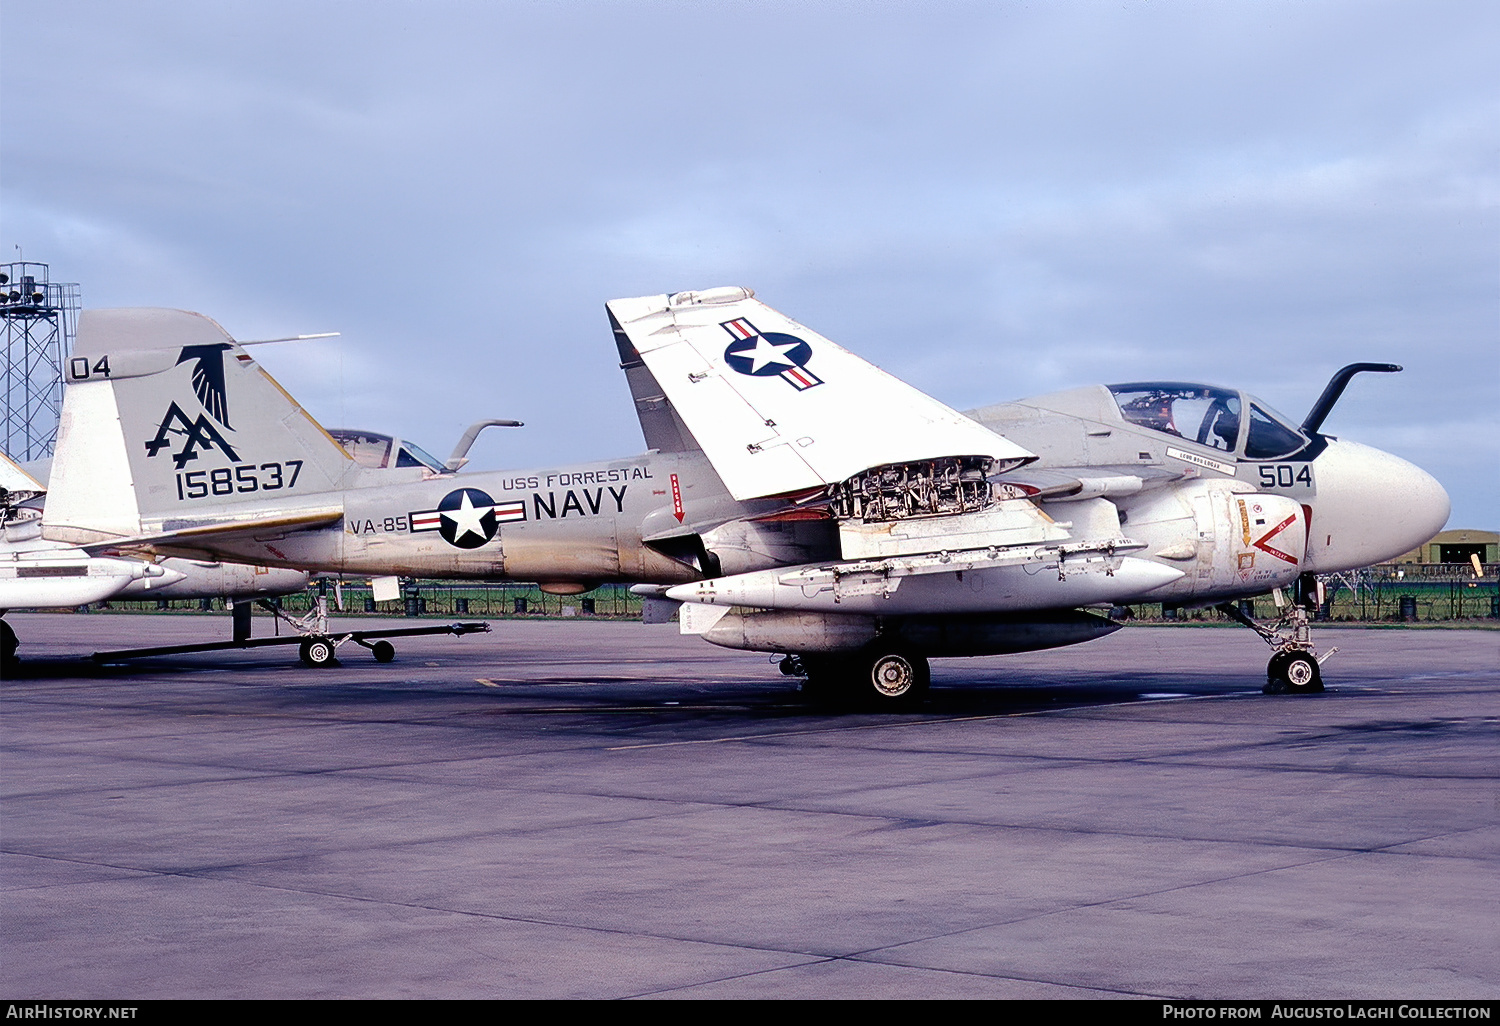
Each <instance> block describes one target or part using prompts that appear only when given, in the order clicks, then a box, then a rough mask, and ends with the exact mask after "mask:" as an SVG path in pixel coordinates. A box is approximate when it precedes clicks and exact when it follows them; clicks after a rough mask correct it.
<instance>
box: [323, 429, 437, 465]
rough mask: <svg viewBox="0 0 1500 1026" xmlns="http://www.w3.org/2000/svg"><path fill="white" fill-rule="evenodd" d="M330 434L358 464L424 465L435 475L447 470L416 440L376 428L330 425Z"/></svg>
mask: <svg viewBox="0 0 1500 1026" xmlns="http://www.w3.org/2000/svg"><path fill="white" fill-rule="evenodd" d="M328 433H329V434H330V435H332V436H333V439H334V441H336V442H338V443H339V445H342V446H343V447H344V451H345V452H347V453H348V454H349V455H350V457H351V458H353V460H354V462H355V463H358V464H359V465H360V466H361V467H369V468H371V469H373V470H384V469H386V468H387V467H421V468H422V469H424V470H430V471H432V472H433V473H434V474H443V473H446V471H445V470H444V468H443V464H442V462H441V461H439V460H438V459H437V458H436V457H434V456H432V455H431V454H430V453H428V452H425V451H424V450H423V449H422V448H421V447H420V446H418V445H416V444H415V443H412V442H408V441H406V440H405V439H403V438H394V437H392V436H391V435H382V434H380V433H378V432H375V431H352V430H349V429H348V428H330V429H329V431H328Z"/></svg>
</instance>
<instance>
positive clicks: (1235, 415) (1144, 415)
mask: <svg viewBox="0 0 1500 1026" xmlns="http://www.w3.org/2000/svg"><path fill="white" fill-rule="evenodd" d="M1105 387H1106V388H1108V389H1109V391H1110V394H1111V395H1113V396H1114V399H1115V402H1116V403H1117V404H1119V407H1120V415H1121V416H1123V417H1124V418H1125V419H1126V420H1127V421H1128V422H1129V423H1131V424H1135V425H1137V426H1139V427H1144V428H1150V429H1151V430H1152V431H1160V432H1163V433H1164V434H1169V435H1176V436H1177V437H1178V438H1183V439H1186V440H1187V441H1189V442H1196V443H1197V444H1199V445H1206V446H1208V447H1209V448H1210V449H1218V450H1220V451H1222V452H1230V453H1235V454H1237V455H1239V456H1243V457H1245V458H1246V459H1252V460H1271V459H1279V458H1281V457H1283V456H1289V455H1291V454H1292V453H1294V452H1297V451H1298V450H1299V449H1302V448H1304V447H1305V446H1306V445H1307V444H1308V439H1307V438H1306V436H1304V435H1303V434H1302V432H1300V431H1299V430H1298V429H1297V428H1295V427H1293V426H1292V423H1291V421H1289V420H1288V419H1287V418H1286V417H1284V416H1282V415H1281V414H1279V413H1277V412H1276V411H1275V410H1273V409H1271V407H1270V406H1268V405H1266V404H1265V403H1264V402H1262V401H1260V400H1259V399H1257V398H1255V397H1254V396H1252V395H1247V394H1246V393H1244V392H1237V391H1232V390H1230V389H1226V388H1215V387H1214V386H1212V385H1195V384H1190V383H1187V382H1181V381H1137V382H1132V383H1130V384H1125V385H1106V386H1105ZM1247 409H1248V411H1249V416H1248V421H1249V423H1248V425H1247V424H1246V423H1245V421H1246V420H1247V418H1246V417H1245V415H1244V414H1245V411H1246V410H1247Z"/></svg>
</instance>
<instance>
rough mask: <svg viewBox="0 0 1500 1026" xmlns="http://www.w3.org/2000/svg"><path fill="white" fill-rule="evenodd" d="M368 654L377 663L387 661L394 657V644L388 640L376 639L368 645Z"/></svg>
mask: <svg viewBox="0 0 1500 1026" xmlns="http://www.w3.org/2000/svg"><path fill="white" fill-rule="evenodd" d="M370 654H371V655H372V656H374V657H375V661H376V662H377V663H388V662H390V661H391V660H392V659H394V658H396V646H395V645H392V644H391V643H390V642H389V641H377V642H375V644H373V645H371V646H370Z"/></svg>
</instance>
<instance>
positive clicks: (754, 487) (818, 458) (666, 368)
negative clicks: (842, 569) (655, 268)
mask: <svg viewBox="0 0 1500 1026" xmlns="http://www.w3.org/2000/svg"><path fill="white" fill-rule="evenodd" d="M607 305H608V308H609V313H610V316H611V317H612V318H613V320H614V323H616V324H618V325H619V326H620V331H621V332H622V333H623V334H624V335H625V336H626V338H627V339H628V341H629V343H630V345H631V346H632V347H633V349H634V352H635V353H636V354H638V355H639V357H640V359H641V360H642V361H643V362H644V364H645V365H646V367H647V368H649V370H650V372H651V375H652V377H653V378H654V380H655V382H656V383H657V384H659V385H660V387H661V389H662V391H663V393H664V394H665V396H666V398H667V399H669V400H670V401H671V405H672V408H673V410H674V411H675V413H676V415H677V416H678V417H680V418H681V421H682V423H683V424H684V425H685V426H686V427H687V428H688V430H689V431H690V432H691V433H692V437H693V438H694V439H695V440H696V441H697V443H698V445H699V446H701V447H702V449H703V452H704V454H705V455H706V456H707V457H708V459H709V462H711V463H712V464H713V467H714V470H715V471H717V472H718V474H719V476H720V477H721V478H722V479H723V481H724V484H725V485H726V486H727V487H728V489H729V491H730V493H731V494H732V495H733V496H734V497H735V498H736V499H740V500H745V499H751V498H757V497H761V496H768V495H782V494H786V493H789V492H794V491H799V490H803V489H808V488H817V487H820V486H824V485H830V484H836V483H839V482H841V481H844V480H846V479H848V478H850V477H852V476H854V475H855V474H859V473H861V472H862V471H865V470H868V469H870V468H872V467H877V466H883V465H887V464H896V463H909V462H915V461H919V460H928V459H936V458H942V457H951V456H981V457H987V458H990V459H993V460H995V461H997V465H996V467H995V468H994V469H995V470H996V471H997V472H998V471H999V470H1002V469H1005V468H1006V467H1014V466H1019V465H1021V464H1023V463H1027V462H1030V461H1031V460H1033V459H1035V458H1036V457H1035V456H1034V455H1033V454H1032V453H1030V452H1028V451H1027V450H1025V449H1023V448H1021V447H1020V446H1018V445H1015V444H1014V443H1012V442H1010V441H1008V440H1006V439H1004V438H1002V437H1001V436H999V435H997V434H995V433H994V432H993V431H991V430H989V429H988V428H986V427H983V426H982V425H980V424H978V423H976V422H975V421H972V420H970V419H968V418H967V417H965V416H963V415H962V414H960V413H958V412H957V411H956V410H953V409H951V408H949V407H948V406H945V405H944V404H942V403H940V402H938V401H937V400H936V399H933V398H932V397H930V396H928V395H926V394H924V393H922V392H921V391H919V390H917V389H915V388H913V387H912V386H910V385H908V384H906V383H905V382H903V381H901V380H899V379H897V378H894V377H892V376H891V375H889V374H887V373H886V372H885V371H883V370H881V369H880V368H879V367H876V366H874V365H873V364H870V363H868V362H866V361H865V360H862V359H860V358H859V357H858V356H855V355H854V354H853V353H851V352H849V351H848V350H846V349H843V348H842V347H840V346H838V345H835V344H834V343H833V342H830V341H829V340H828V339H826V338H824V337H823V336H821V335H819V334H817V333H816V332H814V331H811V330H810V329H808V328H806V327H804V326H802V325H801V324H798V323H797V322H796V321H793V320H791V319H790V318H788V317H786V316H785V315H783V314H781V313H778V312H777V311H775V310H773V309H771V308H770V307H769V306H766V305H765V304H764V303H762V302H760V301H758V300H756V299H754V298H753V293H752V292H751V291H750V290H749V289H741V288H721V289H712V290H708V291H705V292H688V293H677V294H676V295H672V296H664V295H663V296H646V297H642V298H638V299H617V300H613V301H611V302H610V303H608V304H607ZM622 349H623V346H622Z"/></svg>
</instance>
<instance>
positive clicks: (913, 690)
mask: <svg viewBox="0 0 1500 1026" xmlns="http://www.w3.org/2000/svg"><path fill="white" fill-rule="evenodd" d="M862 669H863V671H864V672H863V673H862V674H861V675H860V684H861V685H862V687H861V691H862V692H863V695H864V697H865V698H866V699H867V700H868V701H870V702H872V703H873V704H874V705H875V706H876V707H878V708H890V707H893V706H907V705H914V704H915V703H917V702H919V701H921V699H922V696H923V695H924V694H926V692H927V686H928V685H929V684H930V683H931V682H932V672H931V670H930V669H929V667H928V665H927V660H926V659H924V658H923V657H922V656H919V655H913V654H912V653H910V652H877V653H875V654H873V655H871V656H867V657H866V658H865V660H864V661H863V664H862Z"/></svg>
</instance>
